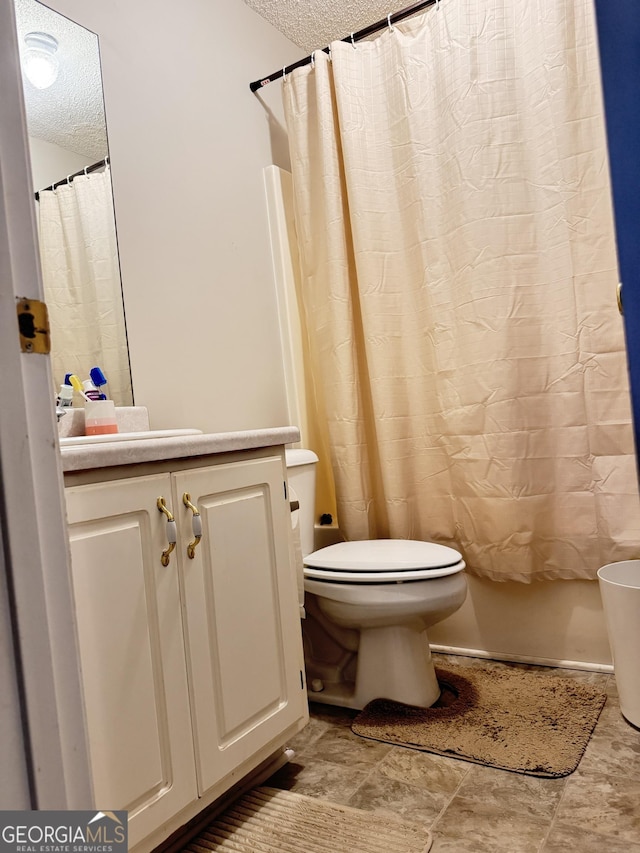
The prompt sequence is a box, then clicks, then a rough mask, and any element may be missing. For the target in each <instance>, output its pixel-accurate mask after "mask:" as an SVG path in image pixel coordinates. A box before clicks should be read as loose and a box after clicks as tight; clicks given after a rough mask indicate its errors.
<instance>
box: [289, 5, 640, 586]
mask: <svg viewBox="0 0 640 853" xmlns="http://www.w3.org/2000/svg"><path fill="white" fill-rule="evenodd" d="M283 96H284V102H285V110H286V116H287V124H288V131H289V139H290V148H291V157H292V173H293V183H294V196H295V214H296V228H297V232H298V241H299V248H300V257H301V277H300V287H301V295H302V298H303V301H304V313H305V317H304V325H305V326H306V329H307V334H308V346H309V353H308V354H309V359H310V362H311V366H312V371H313V376H314V383H315V397H316V400H315V405H316V407H317V410H318V417H319V418H320V420H321V421H322V422H323V423H326V428H327V436H328V444H329V446H330V448H331V457H332V458H331V461H332V467H333V472H334V477H335V483H336V492H337V500H338V514H339V523H340V527H341V528H342V530H343V531H344V533H345V534H346V536H347V538H349V539H364V538H380V537H391V538H414V539H424V540H430V541H435V542H440V543H443V544H447V545H451V546H453V547H454V548H457V549H458V550H460V551H461V552H462V554H463V556H464V559H465V560H466V561H467V565H468V569H469V571H471V572H473V573H475V574H477V575H480V576H484V577H487V578H492V579H494V580H507V579H511V580H518V581H525V582H529V581H531V580H534V579H558V578H565V579H569V578H593V577H594V576H595V572H596V570H597V569H598V567H599V566H600V565H603V564H604V563H607V562H610V561H612V560H618V559H626V558H628V557H630V556H632V555H633V556H637V548H636V545H637V542H638V537H639V535H640V523H639V518H640V506H639V501H638V489H637V479H636V469H635V456H634V448H633V437H632V429H631V423H630V403H629V389H628V379H627V367H626V356H625V348H624V339H623V326H622V320H621V317H620V315H619V313H618V310H617V306H616V286H617V283H618V279H617V269H616V253H615V241H614V232H613V222H612V211H611V203H610V188H609V179H608V167H607V155H606V147H605V135H604V120H603V112H602V103H601V92H600V83H599V67H598V56H597V48H596V38H595V24H594V20H593V9H592V0H553V2H548V0H544V2H542V0H540V2H538V0H483V2H481V3H479V2H477V0H441V2H440V3H439V4H438V6H437V7H436V6H433V7H430V8H429V9H428V11H426V12H425V13H423V14H422V15H421V16H420V17H416V18H413V19H412V20H411V21H410V22H409V23H406V22H405V23H404V24H400V25H395V26H393V28H389V29H387V30H385V31H384V32H383V33H382V34H381V35H380V36H379V37H378V38H376V39H375V40H373V41H363V42H359V43H357V44H356V46H355V47H354V46H352V45H351V44H347V43H342V42H338V43H334V44H333V45H332V46H331V57H330V58H329V57H327V55H326V54H324V53H322V52H317V53H316V55H315V62H314V65H313V66H306V67H304V68H301V69H298V70H297V71H295V72H294V73H292V74H291V75H288V76H287V77H286V79H285V81H284V84H283Z"/></svg>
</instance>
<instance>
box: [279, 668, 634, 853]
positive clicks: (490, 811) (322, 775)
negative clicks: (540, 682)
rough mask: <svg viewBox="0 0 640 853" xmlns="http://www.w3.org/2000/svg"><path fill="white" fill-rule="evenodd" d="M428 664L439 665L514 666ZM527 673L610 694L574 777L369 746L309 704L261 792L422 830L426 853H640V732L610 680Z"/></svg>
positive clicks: (346, 723) (336, 711)
mask: <svg viewBox="0 0 640 853" xmlns="http://www.w3.org/2000/svg"><path fill="white" fill-rule="evenodd" d="M434 657H435V658H436V665H438V664H440V665H444V664H446V662H447V661H450V662H457V663H460V664H462V665H464V666H470V665H478V666H492V667H504V666H515V665H517V664H504V663H498V662H495V661H486V660H476V659H472V658H455V657H447V656H443V655H436V656H434ZM532 668H533V669H535V670H536V671H539V672H541V673H551V674H554V675H560V676H564V677H567V678H577V679H580V680H582V681H586V682H588V683H590V684H593V685H595V686H597V687H600V688H601V689H602V690H603V691H606V693H607V697H608V698H607V702H606V705H605V707H604V709H603V711H602V713H601V715H600V718H599V720H598V724H597V726H596V729H595V731H594V733H593V735H592V737H591V740H590V742H589V745H588V746H587V749H586V751H585V753H584V756H583V757H582V760H581V762H580V764H579V765H578V768H577V770H576V771H575V772H574V773H572V774H571V775H569V776H566V777H564V778H563V779H540V778H537V777H533V776H523V775H519V774H517V773H510V772H508V771H505V770H495V769H492V768H488V767H482V766H480V765H476V764H471V763H469V762H466V761H460V760H457V759H452V758H444V757H442V756H439V755H430V754H429V753H426V752H418V751H416V750H412V749H405V748H404V747H398V746H391V745H387V744H383V743H379V742H377V741H370V740H365V739H363V738H361V737H358V736H357V735H354V734H353V733H352V732H351V729H350V724H351V720H352V719H353V717H354V716H355V715H356V713H357V712H356V711H349V710H347V709H340V708H334V707H331V706H329V705H319V704H312V705H311V719H310V721H309V724H308V726H307V727H306V728H305V729H304V730H303V731H302V732H300V734H299V735H297V737H296V738H295V740H294V741H293V742H292V743H291V744H290V746H291V747H293V749H295V751H296V756H295V758H294V759H293V761H292V762H291V763H290V764H288V765H286V766H285V767H283V768H282V769H281V770H279V771H278V773H276V774H275V775H274V776H272V777H271V779H269V780H268V781H267V782H266V783H265V784H269V785H273V786H274V787H279V788H286V789H289V790H292V791H298V792H299V793H301V794H307V795H308V796H312V797H320V798H322V799H325V800H329V801H330V802H334V803H342V804H345V805H350V806H353V807H356V808H360V809H365V810H371V811H377V812H387V813H393V814H395V815H398V816H400V817H403V818H405V819H407V820H412V821H415V822H419V823H422V824H424V826H425V827H427V828H428V829H429V830H431V833H432V835H433V839H434V841H433V847H432V848H431V853H485V851H486V853H565V851H568V850H575V851H576V853H640V730H638V729H636V728H634V727H633V726H631V725H630V724H629V723H627V722H626V721H625V720H624V718H623V717H622V716H621V714H620V710H619V705H618V700H617V691H616V685H615V680H614V677H613V675H607V674H602V673H591V672H583V671H576V670H566V669H551V668H547V667H532ZM336 853H343V851H336ZM344 853H346V851H344Z"/></svg>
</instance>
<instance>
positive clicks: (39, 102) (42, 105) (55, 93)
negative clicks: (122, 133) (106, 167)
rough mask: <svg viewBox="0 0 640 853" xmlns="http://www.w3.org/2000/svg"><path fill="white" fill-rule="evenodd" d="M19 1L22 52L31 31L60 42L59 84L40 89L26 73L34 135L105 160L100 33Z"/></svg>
mask: <svg viewBox="0 0 640 853" xmlns="http://www.w3.org/2000/svg"><path fill="white" fill-rule="evenodd" d="M14 3H15V10H16V24H17V30H18V42H19V44H20V50H22V48H23V46H24V36H25V35H26V34H27V33H31V32H45V33H48V34H49V35H52V36H54V38H56V39H57V40H58V51H57V57H58V60H59V62H60V72H59V74H58V78H57V80H56V81H55V83H54V84H53V85H52V86H50V87H49V88H48V89H36V88H35V87H34V86H32V85H31V83H30V82H29V81H28V80H26V78H24V75H23V80H24V93H25V105H26V111H27V124H28V129H29V135H30V136H34V137H36V138H37V139H43V140H45V142H51V143H54V144H55V145H59V146H60V147H62V148H66V149H67V150H69V151H74V152H75V153H77V154H83V155H84V156H86V157H87V158H90V159H92V160H101V159H102V158H103V157H105V156H106V154H107V136H106V130H105V122H104V106H103V101H102V78H101V74H100V57H99V53H98V40H97V37H96V36H95V35H94V33H91V32H89V30H86V29H84V28H83V27H80V26H78V25H77V24H75V23H73V22H72V21H70V20H69V19H68V18H65V17H64V16H63V15H59V14H58V13H57V12H53V11H52V10H51V9H48V8H47V7H46V6H43V5H42V4H40V3H37V2H36V0H14Z"/></svg>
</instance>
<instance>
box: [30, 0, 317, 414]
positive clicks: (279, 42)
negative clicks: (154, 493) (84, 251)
mask: <svg viewBox="0 0 640 853" xmlns="http://www.w3.org/2000/svg"><path fill="white" fill-rule="evenodd" d="M47 5H49V6H51V8H54V9H55V10H57V11H59V12H61V13H62V14H65V15H67V16H68V17H70V18H71V19H72V20H74V21H76V22H78V23H79V24H82V25H83V26H86V27H87V28H88V29H90V30H92V31H93V32H95V33H97V35H98V37H99V43H100V54H101V58H102V71H103V83H104V95H105V112H106V121H107V131H108V137H109V152H110V159H111V166H112V178H113V186H114V197H115V208H116V222H117V229H118V244H119V250H120V261H121V268H122V280H123V288H124V300H125V312H126V317H127V330H128V335H129V348H130V357H131V367H132V377H133V389H134V395H135V400H136V403H137V404H140V405H146V406H147V407H148V408H149V412H150V417H151V425H152V426H153V427H157V428H160V427H170V426H176V427H178V426H185V427H199V428H200V429H203V430H206V431H224V430H232V429H251V428H258V427H268V426H274V425H282V424H284V423H287V406H286V399H285V390H284V375H283V369H282V356H281V350H280V338H279V333H278V322H277V311H276V298H275V291H274V284H273V275H272V266H271V257H270V249H269V243H268V227H267V217H266V202H265V191H264V185H263V176H262V170H263V168H264V167H265V166H266V165H269V164H270V163H272V162H278V161H279V160H280V161H282V160H285V161H286V156H287V155H286V148H285V147H283V145H282V131H281V128H280V127H279V124H280V118H279V110H280V103H279V102H280V95H279V90H278V87H277V86H272V87H270V89H271V91H270V92H267V91H266V90H265V92H264V93H261V94H260V97H262V98H264V99H265V100H267V101H268V104H267V105H268V109H265V108H264V106H263V105H262V104H261V102H260V100H259V98H258V97H257V96H255V95H253V94H251V92H250V91H249V82H250V81H251V80H254V79H257V78H259V77H263V76H264V75H265V74H268V73H269V72H271V71H273V69H274V68H280V67H282V66H283V65H285V64H287V63H290V62H293V61H295V60H296V59H298V58H300V56H301V55H302V52H301V51H300V49H299V48H297V47H295V46H294V45H293V44H292V43H291V42H289V41H288V40H287V39H286V38H285V37H284V36H282V35H281V34H280V33H278V32H277V31H276V30H274V29H273V27H271V25H269V24H267V23H266V22H265V21H264V20H263V19H262V18H260V17H259V16H258V15H257V14H256V13H255V12H253V11H252V10H251V9H249V8H248V7H247V6H246V5H245V4H244V3H243V2H242V0H181V2H180V3H177V2H175V0H136V2H135V3H126V2H124V0H105V2H102V3H90V4H88V3H86V2H85V0H51V2H48V3H47Z"/></svg>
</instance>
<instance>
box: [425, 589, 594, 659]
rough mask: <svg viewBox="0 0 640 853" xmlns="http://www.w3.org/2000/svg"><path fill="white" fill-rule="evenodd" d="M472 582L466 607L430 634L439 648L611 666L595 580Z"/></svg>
mask: <svg viewBox="0 0 640 853" xmlns="http://www.w3.org/2000/svg"><path fill="white" fill-rule="evenodd" d="M468 581H469V592H468V595H467V600H466V601H465V603H464V605H463V606H462V607H461V608H460V610H459V611H458V612H457V613H454V614H453V616H450V617H449V618H448V619H445V621H444V622H441V623H440V624H439V625H434V627H433V628H431V629H430V631H429V639H430V641H431V643H432V645H433V646H435V647H436V648H441V649H443V650H449V649H455V650H458V651H460V650H462V651H466V652H472V653H479V654H480V655H481V656H482V655H486V656H488V657H495V658H504V659H507V660H521V661H526V662H531V663H541V664H549V665H554V666H558V665H560V666H572V665H577V666H578V667H581V666H583V665H586V666H587V667H588V668H591V667H594V668H596V669H605V670H609V669H610V668H611V653H610V650H609V641H608V637H607V629H606V625H605V622H604V614H603V611H602V601H601V599H600V591H599V589H598V583H597V581H578V580H575V581H537V582H535V583H532V584H521V583H515V582H506V583H496V582H493V581H488V580H483V579H480V578H475V577H468Z"/></svg>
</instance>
